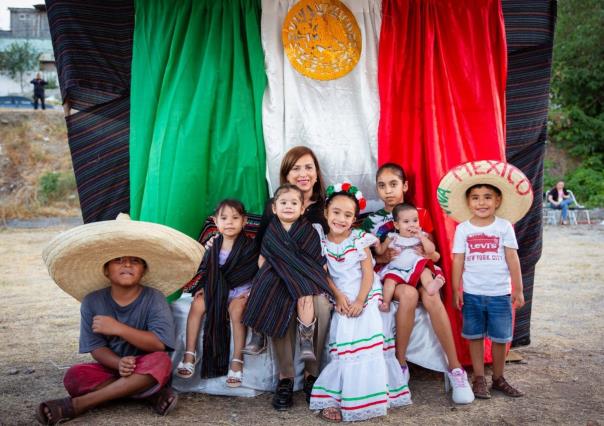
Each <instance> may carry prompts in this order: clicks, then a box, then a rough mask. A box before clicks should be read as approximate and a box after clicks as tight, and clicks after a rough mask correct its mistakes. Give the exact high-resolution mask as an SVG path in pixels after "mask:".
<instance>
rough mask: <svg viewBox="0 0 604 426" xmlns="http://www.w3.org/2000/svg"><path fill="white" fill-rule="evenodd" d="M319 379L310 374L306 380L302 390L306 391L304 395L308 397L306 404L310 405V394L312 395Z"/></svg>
mask: <svg viewBox="0 0 604 426" xmlns="http://www.w3.org/2000/svg"><path fill="white" fill-rule="evenodd" d="M316 381H317V378H316V377H315V376H313V375H312V374H309V375H308V376H306V377H305V378H304V387H303V388H302V390H303V391H304V395H306V403H307V404H310V394H311V393H312V387H313V386H314V385H315V382H316Z"/></svg>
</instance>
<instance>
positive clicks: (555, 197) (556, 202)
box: [547, 181, 573, 225]
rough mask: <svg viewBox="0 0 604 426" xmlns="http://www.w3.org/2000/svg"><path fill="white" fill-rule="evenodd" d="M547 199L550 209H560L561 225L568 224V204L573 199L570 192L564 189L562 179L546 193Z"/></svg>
mask: <svg viewBox="0 0 604 426" xmlns="http://www.w3.org/2000/svg"><path fill="white" fill-rule="evenodd" d="M547 201H548V203H549V206H550V207H551V208H552V209H562V214H561V215H560V220H561V221H562V224H563V225H568V206H569V205H570V204H572V202H573V200H572V198H571V196H570V193H569V192H568V191H567V190H566V189H564V181H559V182H558V183H557V184H556V186H554V187H553V188H552V189H551V190H550V191H549V192H548V193H547Z"/></svg>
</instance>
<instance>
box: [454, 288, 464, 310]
mask: <svg viewBox="0 0 604 426" xmlns="http://www.w3.org/2000/svg"><path fill="white" fill-rule="evenodd" d="M453 306H455V307H456V308H457V309H459V310H460V311H461V308H462V306H463V293H460V292H459V291H453Z"/></svg>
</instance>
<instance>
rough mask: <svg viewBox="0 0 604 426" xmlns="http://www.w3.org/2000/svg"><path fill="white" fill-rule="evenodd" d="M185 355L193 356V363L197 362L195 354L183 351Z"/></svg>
mask: <svg viewBox="0 0 604 426" xmlns="http://www.w3.org/2000/svg"><path fill="white" fill-rule="evenodd" d="M185 355H193V362H195V361H196V360H197V352H191V351H185Z"/></svg>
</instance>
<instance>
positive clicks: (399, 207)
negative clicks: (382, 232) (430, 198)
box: [392, 203, 417, 222]
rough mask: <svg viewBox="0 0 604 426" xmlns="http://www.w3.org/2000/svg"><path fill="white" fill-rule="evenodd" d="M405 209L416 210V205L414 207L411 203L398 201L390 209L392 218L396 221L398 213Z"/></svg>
mask: <svg viewBox="0 0 604 426" xmlns="http://www.w3.org/2000/svg"><path fill="white" fill-rule="evenodd" d="M407 210H415V211H417V207H415V206H414V205H413V204H411V203H400V204H397V205H396V206H394V208H393V209H392V219H394V221H395V222H396V221H397V220H398V214H399V213H401V212H404V211H407Z"/></svg>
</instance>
